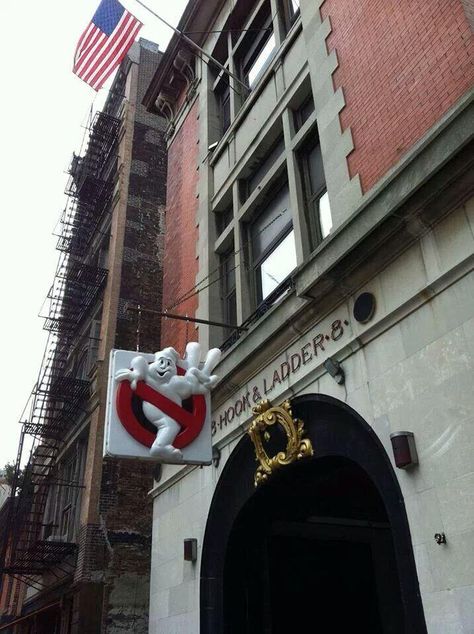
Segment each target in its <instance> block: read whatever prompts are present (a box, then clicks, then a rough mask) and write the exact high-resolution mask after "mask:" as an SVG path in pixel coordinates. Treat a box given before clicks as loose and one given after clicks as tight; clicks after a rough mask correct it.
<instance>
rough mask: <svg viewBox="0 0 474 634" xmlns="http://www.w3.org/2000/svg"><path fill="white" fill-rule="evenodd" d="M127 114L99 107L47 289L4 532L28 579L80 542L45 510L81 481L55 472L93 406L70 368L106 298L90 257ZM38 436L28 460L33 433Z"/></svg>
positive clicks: (2, 557)
mask: <svg viewBox="0 0 474 634" xmlns="http://www.w3.org/2000/svg"><path fill="white" fill-rule="evenodd" d="M120 124H121V122H120V120H119V119H117V118H115V117H112V116H111V115H109V114H106V113H103V112H99V113H97V114H96V116H95V118H94V120H93V122H92V125H91V128H90V136H89V141H88V145H87V149H86V151H85V153H84V155H83V156H76V155H74V157H73V161H72V164H71V167H70V170H69V173H70V179H69V182H68V185H67V188H66V194H67V195H68V196H69V201H68V205H67V207H66V210H65V212H64V213H63V215H62V217H61V220H60V226H61V233H60V235H59V236H58V238H59V239H58V244H57V248H58V250H59V251H60V252H61V256H60V260H59V263H58V267H57V270H56V275H55V279H54V282H53V285H52V287H51V289H50V291H49V293H48V296H47V302H46V311H45V313H43V314H42V315H41V316H42V317H44V319H45V322H44V328H45V329H46V330H48V331H49V333H50V334H49V338H48V344H47V347H46V351H45V354H44V357H43V362H42V366H41V370H40V373H39V378H38V381H37V383H36V385H35V387H34V389H33V391H32V394H31V397H30V400H29V402H28V405H29V409H28V412H27V415H26V420H23V421H22V431H21V437H20V443H19V448H18V455H17V460H16V464H15V472H14V478H13V483H12V491H11V496H10V502H9V506H8V513H7V518H6V524H5V527H4V530H3V539H2V542H1V543H0V573H1V572H3V573H8V574H12V575H20V576H21V577H22V578H23V579H24V580H27V579H29V577H31V576H34V575H40V574H42V573H43V572H45V571H46V570H52V569H53V568H54V566H57V565H58V564H60V563H61V562H63V561H64V560H65V558H66V557H67V556H68V555H71V554H73V553H74V552H75V550H76V547H77V546H76V544H75V543H72V542H67V541H64V539H58V538H56V539H53V538H52V537H51V536H50V535H48V531H47V529H48V527H49V528H50V526H49V525H46V524H45V510H46V503H47V499H48V495H49V491H50V488H51V486H52V485H55V486H80V483H73V482H60V481H58V480H57V478H56V479H55V477H54V474H55V472H56V466H57V459H58V456H59V453H60V451H61V450H62V448H63V447H64V443H65V439H66V437H67V435H68V432H69V431H71V429H72V428H73V427H74V425H76V424H77V422H78V421H79V420H80V419H81V418H82V416H83V415H84V414H85V412H87V407H88V401H89V396H90V383H89V381H88V380H85V379H83V378H78V377H75V376H74V374H72V372H71V368H70V355H71V352H72V351H73V350H74V347H75V344H76V342H77V339H78V336H79V334H80V332H82V330H81V328H82V326H83V324H84V322H85V320H86V318H87V317H88V316H90V314H91V311H92V309H93V308H94V306H95V305H96V303H97V301H98V300H99V298H100V295H101V293H102V290H103V288H104V286H105V283H106V279H107V270H106V269H104V268H102V267H100V266H96V265H94V264H91V263H90V262H87V261H86V260H87V259H89V260H90V258H88V252H89V250H90V247H91V244H92V240H93V238H94V236H95V235H96V234H97V232H98V230H99V228H100V226H101V224H102V221H103V219H104V218H105V215H106V214H107V213H108V212H109V210H110V207H111V201H112V196H113V182H112V179H111V178H110V176H109V173H110V172H111V171H113V170H112V169H111V166H112V165H113V161H114V160H115V158H116V155H117V151H116V150H117V144H118V138H119V130H120ZM27 437H28V438H30V439H31V441H32V442H31V443H29V444H30V447H31V449H30V454H29V459H28V461H27V463H26V467H24V469H22V466H23V465H24V463H25V459H24V457H23V455H24V452H25V451H26V450H27V449H28V446H27V445H28V443H25V439H26V438H27Z"/></svg>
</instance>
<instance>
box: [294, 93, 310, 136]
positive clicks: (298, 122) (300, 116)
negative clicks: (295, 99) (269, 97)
mask: <svg viewBox="0 0 474 634" xmlns="http://www.w3.org/2000/svg"><path fill="white" fill-rule="evenodd" d="M313 112H314V101H313V95H309V97H307V98H306V99H305V100H304V101H303V103H302V104H301V106H300V107H299V108H298V109H297V110H295V111H294V119H295V130H299V129H300V128H302V127H303V125H304V123H305V121H307V120H308V119H309V117H310V115H311V114H312V113H313Z"/></svg>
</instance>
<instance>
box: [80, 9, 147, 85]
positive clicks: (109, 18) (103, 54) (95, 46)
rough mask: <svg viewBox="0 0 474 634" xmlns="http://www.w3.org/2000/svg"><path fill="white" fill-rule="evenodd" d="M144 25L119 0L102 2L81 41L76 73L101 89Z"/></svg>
mask: <svg viewBox="0 0 474 634" xmlns="http://www.w3.org/2000/svg"><path fill="white" fill-rule="evenodd" d="M141 27H142V23H141V22H140V21H139V20H137V18H135V17H134V16H133V15H132V14H131V13H129V12H128V11H127V10H126V9H125V8H124V7H123V6H122V5H121V4H120V2H118V1H117V0H102V2H101V3H100V5H99V7H98V9H97V11H96V12H95V13H94V16H93V18H92V20H91V22H90V23H89V25H88V26H87V28H86V30H85V31H84V32H83V33H82V35H81V37H80V38H79V42H78V44H77V47H76V53H75V55H74V67H73V72H74V73H75V74H76V75H77V76H78V77H80V78H81V79H82V80H83V81H85V82H86V83H87V84H89V86H91V87H92V88H94V90H99V89H100V88H101V87H102V86H103V84H104V82H105V81H106V80H107V78H108V77H109V76H110V75H111V74H112V73H113V71H114V70H115V69H116V68H117V66H119V65H120V62H121V61H122V60H123V58H124V57H125V55H126V54H127V52H128V50H129V48H130V47H131V45H132V44H133V42H134V41H135V38H136V36H137V33H138V32H139V30H140V29H141Z"/></svg>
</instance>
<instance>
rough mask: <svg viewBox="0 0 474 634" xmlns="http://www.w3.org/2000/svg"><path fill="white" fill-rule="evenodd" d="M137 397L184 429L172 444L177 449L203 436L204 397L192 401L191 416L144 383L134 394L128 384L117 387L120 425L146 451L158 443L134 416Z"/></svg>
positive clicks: (200, 396)
mask: <svg viewBox="0 0 474 634" xmlns="http://www.w3.org/2000/svg"><path fill="white" fill-rule="evenodd" d="M134 394H136V395H137V396H139V397H140V398H141V399H143V400H144V401H147V402H148V403H151V404H152V405H154V406H155V407H158V408H159V409H160V410H161V411H162V412H163V413H164V414H166V415H167V416H169V417H170V418H173V419H174V420H175V421H176V422H177V423H178V424H179V425H181V427H182V429H181V431H180V432H179V434H178V435H177V436H176V439H175V441H174V443H173V446H174V447H176V448H177V449H182V448H183V447H186V446H187V445H189V444H191V443H192V442H193V440H194V439H195V438H197V437H198V436H199V434H200V433H201V429H202V427H203V425H204V422H205V420H206V399H205V398H204V396H202V395H201V394H198V395H194V396H193V397H192V402H193V411H192V413H190V412H188V411H187V410H185V409H184V408H183V407H181V406H180V405H177V404H176V403H173V401H171V400H170V399H169V398H167V397H166V396H163V394H160V393H159V392H157V391H156V390H154V389H153V388H151V387H150V386H149V385H147V384H146V383H145V382H144V381H138V383H137V389H136V390H135V391H133V390H132V388H131V387H130V383H129V382H128V381H123V382H122V383H120V384H119V385H118V387H117V394H116V401H115V403H116V407H117V414H118V417H119V419H120V422H121V423H122V425H123V426H124V427H125V429H126V430H127V431H128V433H129V434H130V435H131V436H132V437H133V438H135V440H136V441H138V442H139V443H141V444H142V445H145V447H151V446H152V444H153V442H154V440H155V434H153V433H152V432H151V431H149V430H148V429H146V428H145V427H143V425H141V423H140V421H139V420H138V419H137V417H136V416H135V414H134V412H133V408H132V399H133V395H134Z"/></svg>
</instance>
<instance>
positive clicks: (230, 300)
mask: <svg viewBox="0 0 474 634" xmlns="http://www.w3.org/2000/svg"><path fill="white" fill-rule="evenodd" d="M221 293H222V314H223V317H224V322H225V323H226V324H233V325H235V324H237V299H236V292H235V253H234V249H233V248H232V249H231V250H230V251H228V252H227V253H224V254H223V255H222V256H221ZM232 330H233V329H232V328H228V329H227V330H226V333H225V336H226V337H228V336H229V335H230V334H231V332H232Z"/></svg>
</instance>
